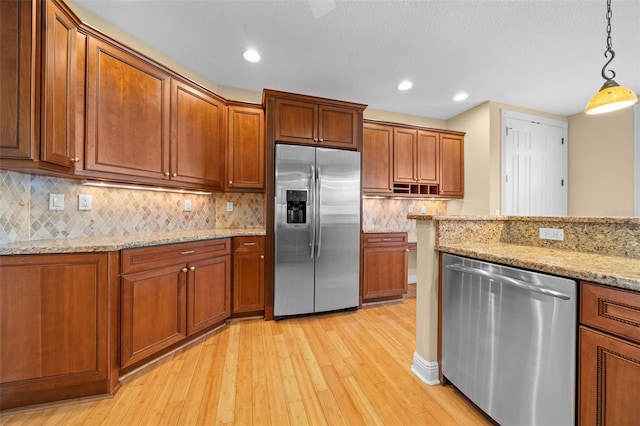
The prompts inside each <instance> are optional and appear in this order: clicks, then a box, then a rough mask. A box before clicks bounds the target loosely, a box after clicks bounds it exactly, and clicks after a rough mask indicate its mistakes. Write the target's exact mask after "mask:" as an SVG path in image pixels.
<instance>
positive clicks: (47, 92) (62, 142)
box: [0, 0, 83, 174]
mask: <svg viewBox="0 0 640 426" xmlns="http://www.w3.org/2000/svg"><path fill="white" fill-rule="evenodd" d="M0 14H1V17H2V27H1V31H2V40H3V47H2V49H3V53H2V56H1V57H0V61H1V66H2V81H3V84H2V89H1V90H2V92H1V93H0V98H1V99H2V100H1V102H2V105H3V107H2V113H1V114H0V129H1V130H0V131H1V134H2V141H0V144H1V145H0V158H1V159H2V167H3V168H6V169H13V170H18V171H27V172H28V171H29V170H31V169H42V170H47V171H50V172H53V173H56V174H71V173H73V170H74V166H75V163H76V162H77V161H78V159H77V158H76V155H75V147H76V142H75V137H76V127H75V122H76V113H77V107H76V101H77V98H76V86H77V85H76V81H77V73H78V72H83V70H82V69H78V56H77V51H76V37H77V28H78V25H77V23H76V20H75V17H74V15H73V13H72V12H71V11H70V10H69V9H68V8H67V6H66V5H65V4H64V3H62V2H58V1H56V0H49V1H43V2H39V1H37V2H32V1H27V0H19V1H15V0H8V1H2V2H0ZM41 22H42V31H43V34H42V35H43V36H42V37H40V36H41V33H40V28H41ZM40 58H42V62H40Z"/></svg>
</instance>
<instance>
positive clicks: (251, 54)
mask: <svg viewBox="0 0 640 426" xmlns="http://www.w3.org/2000/svg"><path fill="white" fill-rule="evenodd" d="M242 56H244V58H245V59H246V60H247V61H249V62H258V61H259V60H260V54H259V53H258V52H256V51H255V50H253V49H248V50H246V51H245V52H244V53H243V54H242Z"/></svg>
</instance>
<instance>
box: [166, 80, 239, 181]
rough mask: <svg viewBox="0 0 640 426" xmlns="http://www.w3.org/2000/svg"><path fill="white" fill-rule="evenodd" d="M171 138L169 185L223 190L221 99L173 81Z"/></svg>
mask: <svg viewBox="0 0 640 426" xmlns="http://www.w3.org/2000/svg"><path fill="white" fill-rule="evenodd" d="M171 135H172V136H171V161H170V168H169V170H170V172H171V175H170V178H171V181H172V182H180V183H188V184H195V185H198V186H205V187H209V188H214V189H218V190H222V189H223V187H224V174H225V151H226V143H227V106H226V103H225V101H224V99H222V98H220V97H218V96H216V95H214V94H213V93H208V92H205V91H204V90H202V89H199V88H197V87H195V86H194V85H192V84H189V83H186V82H183V81H179V80H176V79H172V80H171Z"/></svg>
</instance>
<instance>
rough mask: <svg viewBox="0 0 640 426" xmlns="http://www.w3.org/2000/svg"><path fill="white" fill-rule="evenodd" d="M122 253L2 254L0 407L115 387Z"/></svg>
mask: <svg viewBox="0 0 640 426" xmlns="http://www.w3.org/2000/svg"><path fill="white" fill-rule="evenodd" d="M117 268H118V254H117V252H110V253H79V254H46V255H24V256H2V257H0V409H8V408H13V407H19V406H24V405H32V404H39V403H44V402H51V401H57V400H61V399H68V398H78V397H82V396H89V395H96V394H105V393H111V392H112V391H113V390H114V389H115V387H116V386H117V384H118V353H117V347H118V344H117V335H118V330H117V324H118V307H119V306H118V305H119V303H118V291H117Z"/></svg>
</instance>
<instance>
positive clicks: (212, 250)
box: [121, 238, 231, 368]
mask: <svg viewBox="0 0 640 426" xmlns="http://www.w3.org/2000/svg"><path fill="white" fill-rule="evenodd" d="M229 249H230V247H229V239H228V238H225V239H219V240H207V241H199V242H193V243H181V244H169V245H162V246H154V247H143V248H135V249H127V250H123V251H122V266H121V271H122V278H121V280H122V324H121V363H122V367H123V368H126V367H130V366H132V365H140V363H141V362H142V361H145V360H150V359H151V358H152V357H153V356H156V355H158V354H161V353H163V352H162V351H163V350H165V349H169V348H171V347H172V346H174V345H178V344H181V343H183V342H184V341H186V340H185V339H186V338H187V337H188V336H192V335H194V334H197V333H199V332H201V331H203V330H205V329H208V328H212V327H213V326H215V325H219V324H222V323H223V322H224V320H225V319H226V318H228V317H229V315H230V314H231V269H230V266H231V265H230V263H231V259H230V250H229Z"/></svg>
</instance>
